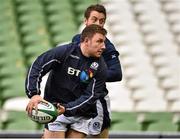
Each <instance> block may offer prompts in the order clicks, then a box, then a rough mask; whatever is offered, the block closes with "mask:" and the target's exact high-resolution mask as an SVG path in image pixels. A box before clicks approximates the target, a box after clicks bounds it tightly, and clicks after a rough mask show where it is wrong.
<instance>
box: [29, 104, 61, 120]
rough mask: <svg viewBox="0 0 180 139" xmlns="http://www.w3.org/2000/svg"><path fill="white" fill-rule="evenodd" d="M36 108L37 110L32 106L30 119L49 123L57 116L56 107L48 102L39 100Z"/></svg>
mask: <svg viewBox="0 0 180 139" xmlns="http://www.w3.org/2000/svg"><path fill="white" fill-rule="evenodd" d="M37 108H38V109H37V111H36V110H35V108H33V109H32V114H31V115H29V117H30V119H31V120H33V121H35V122H37V123H40V124H46V123H50V122H53V121H54V120H55V119H56V118H57V116H58V112H57V109H56V107H55V106H54V105H53V104H51V103H50V102H46V101H41V102H40V103H39V104H38V106H37Z"/></svg>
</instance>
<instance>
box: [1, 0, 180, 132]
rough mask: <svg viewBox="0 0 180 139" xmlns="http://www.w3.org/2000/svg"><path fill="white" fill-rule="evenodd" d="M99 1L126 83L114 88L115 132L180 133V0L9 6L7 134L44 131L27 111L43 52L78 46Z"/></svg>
mask: <svg viewBox="0 0 180 139" xmlns="http://www.w3.org/2000/svg"><path fill="white" fill-rule="evenodd" d="M98 2H101V3H102V4H104V5H105V7H106V9H107V14H108V15H107V24H106V28H107V29H108V37H109V38H110V39H111V40H112V42H113V43H114V44H115V47H116V49H117V50H118V51H119V53H120V56H119V58H120V60H121V65H122V70H123V81H122V82H116V83H107V87H108V88H109V94H110V98H111V109H112V126H111V131H136V132H137V131H149V132H151V131H156V132H173V133H174V132H178V131H180V109H179V108H180V1H179V0H159V1H157V0H101V1H97V0H85V1H82V0H1V4H0V12H1V15H0V35H1V37H0V129H1V130H2V131H9V130H10V131H12V130H20V131H21V130H24V129H27V130H30V131H34V130H40V131H41V129H42V126H41V125H38V124H36V123H34V122H32V121H31V120H30V119H28V118H27V116H26V113H25V111H24V110H25V106H26V104H27V102H28V99H27V97H26V95H25V92H24V79H25V74H26V72H27V69H28V68H29V66H30V64H31V63H32V62H33V61H34V59H35V58H36V57H37V56H38V55H39V54H41V53H42V52H44V51H46V50H48V49H50V48H52V47H55V46H56V45H57V44H59V43H64V42H67V41H70V40H71V38H72V37H73V35H74V34H76V33H78V30H79V28H80V27H82V25H81V23H82V21H83V12H84V10H85V9H86V8H87V7H88V6H89V5H90V4H93V3H98ZM44 84H45V83H44V82H43V84H42V88H43V86H44ZM24 123H27V124H24Z"/></svg>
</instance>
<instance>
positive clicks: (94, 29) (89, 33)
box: [81, 24, 107, 42]
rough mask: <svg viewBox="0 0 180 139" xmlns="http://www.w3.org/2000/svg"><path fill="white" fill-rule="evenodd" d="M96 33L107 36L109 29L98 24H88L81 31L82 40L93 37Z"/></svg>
mask: <svg viewBox="0 0 180 139" xmlns="http://www.w3.org/2000/svg"><path fill="white" fill-rule="evenodd" d="M96 33H100V34H102V35H104V36H105V35H106V34H107V31H106V29H104V28H103V27H101V26H99V25H96V24H92V25H89V26H86V27H85V28H84V29H83V31H82V33H81V42H83V41H84V40H85V38H86V37H88V38H92V37H93V36H94V34H96Z"/></svg>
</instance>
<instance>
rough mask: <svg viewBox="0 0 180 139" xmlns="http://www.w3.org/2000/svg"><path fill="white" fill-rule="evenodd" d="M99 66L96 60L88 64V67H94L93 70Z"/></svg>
mask: <svg viewBox="0 0 180 139" xmlns="http://www.w3.org/2000/svg"><path fill="white" fill-rule="evenodd" d="M98 67H99V64H98V63H97V62H93V63H92V64H91V65H90V68H91V69H94V70H97V68H98Z"/></svg>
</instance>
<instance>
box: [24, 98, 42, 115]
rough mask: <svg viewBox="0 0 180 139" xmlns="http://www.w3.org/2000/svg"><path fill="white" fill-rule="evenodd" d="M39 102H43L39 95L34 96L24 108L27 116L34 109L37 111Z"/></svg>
mask: <svg viewBox="0 0 180 139" xmlns="http://www.w3.org/2000/svg"><path fill="white" fill-rule="evenodd" d="M40 101H45V100H44V99H43V98H42V97H41V96H40V95H34V96H33V97H32V98H31V99H30V100H29V103H28V104H27V106H26V111H27V113H28V114H29V115H31V113H32V109H33V108H35V109H36V110H37V105H38V103H39V102H40Z"/></svg>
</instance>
